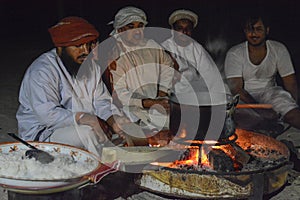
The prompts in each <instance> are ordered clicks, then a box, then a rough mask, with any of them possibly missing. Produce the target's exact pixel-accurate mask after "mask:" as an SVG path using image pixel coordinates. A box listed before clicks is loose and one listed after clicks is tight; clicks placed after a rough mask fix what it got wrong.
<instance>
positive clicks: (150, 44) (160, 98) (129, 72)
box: [110, 7, 173, 130]
mask: <svg viewBox="0 0 300 200" xmlns="http://www.w3.org/2000/svg"><path fill="white" fill-rule="evenodd" d="M146 24H147V18H146V14H145V13H144V11H142V10H141V9H138V8H135V7H125V8H122V9H121V10H119V11H118V13H117V14H116V16H115V19H114V21H113V26H114V31H113V32H112V33H111V35H112V36H113V37H115V38H116V46H117V49H118V50H117V51H118V53H119V56H118V57H117V58H116V60H115V61H114V62H113V66H110V73H111V74H112V83H113V90H114V91H113V92H115V94H116V96H117V98H118V99H119V101H120V103H121V105H122V109H123V111H124V113H126V115H127V116H128V117H129V118H130V119H131V121H133V122H137V123H138V124H139V125H141V126H144V127H145V128H148V129H158V130H161V129H164V128H168V126H169V116H168V114H169V102H168V91H169V90H170V89H171V88H172V79H173V68H172V67H173V61H172V59H171V58H170V56H169V55H168V54H167V53H166V52H165V51H164V50H163V49H162V48H161V47H160V45H159V44H157V43H156V42H155V41H154V40H150V39H146V38H144V31H143V29H144V27H145V25H146ZM113 96H115V95H113Z"/></svg>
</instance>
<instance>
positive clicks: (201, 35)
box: [0, 0, 300, 65]
mask: <svg viewBox="0 0 300 200" xmlns="http://www.w3.org/2000/svg"><path fill="white" fill-rule="evenodd" d="M104 1H105V0H26V1H24V0H0V2H1V3H0V5H1V6H0V26H1V31H0V36H1V40H2V42H1V43H2V44H7V45H14V44H18V45H19V46H20V48H22V46H28V45H29V46H32V47H36V48H41V49H49V48H51V47H52V43H51V40H50V37H49V34H48V32H47V29H48V28H49V27H51V26H52V25H54V24H55V23H57V21H58V20H59V19H61V18H62V17H66V16H70V15H77V16H81V17H83V18H85V19H87V20H88V21H90V22H91V23H93V24H94V25H95V26H96V28H97V29H98V30H99V31H100V34H101V36H100V40H104V39H105V38H106V37H107V36H108V34H109V32H110V31H111V30H112V27H111V26H108V25H106V24H107V23H108V22H109V21H111V20H113V17H114V15H115V14H116V12H117V11H118V10H119V9H120V8H122V7H124V6H128V5H132V6H136V7H139V8H141V9H143V10H144V11H145V12H146V14H147V16H148V21H149V24H148V26H155V27H164V28H169V26H168V23H167V21H168V16H169V15H170V13H171V12H172V11H173V10H175V9H182V8H185V9H190V10H192V11H194V12H195V13H197V14H198V16H199V25H198V27H197V29H196V32H195V34H194V37H195V39H196V40H198V41H199V42H200V43H204V42H205V41H206V39H207V38H208V37H211V38H213V37H217V36H219V35H222V36H223V37H225V38H226V39H227V40H228V41H229V43H230V44H232V45H233V44H236V43H239V42H241V41H242V40H243V39H244V37H243V33H242V28H241V26H240V23H241V19H242V17H243V16H244V15H246V13H248V12H252V11H254V10H257V9H263V10H265V12H266V13H268V14H269V16H270V19H271V29H270V35H271V38H274V39H276V40H279V41H281V42H283V43H284V44H286V46H287V47H288V48H289V50H290V51H291V54H292V56H293V57H297V55H298V54H300V47H299V46H300V45H299V39H298V38H299V31H298V30H299V28H298V27H299V25H300V1H299V0H264V1H262V0H251V1H249V0H247V1H245V0H147V1H146V0H106V2H105V3H104ZM2 51H3V49H2ZM2 55H3V54H2ZM298 57H300V56H298ZM298 63H299V64H298V65H300V61H299V62H298Z"/></svg>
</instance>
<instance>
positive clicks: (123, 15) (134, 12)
mask: <svg viewBox="0 0 300 200" xmlns="http://www.w3.org/2000/svg"><path fill="white" fill-rule="evenodd" d="M131 22H142V23H143V24H144V25H147V23H148V22H147V16H146V14H145V12H144V11H143V10H141V9H139V8H136V7H132V6H128V7H125V8H122V9H121V10H119V12H118V13H117V14H116V15H115V20H114V21H111V22H109V23H108V24H113V26H114V30H113V31H112V32H111V33H110V35H111V36H112V35H115V34H117V33H118V29H119V28H122V27H123V26H126V25H127V24H129V23H131Z"/></svg>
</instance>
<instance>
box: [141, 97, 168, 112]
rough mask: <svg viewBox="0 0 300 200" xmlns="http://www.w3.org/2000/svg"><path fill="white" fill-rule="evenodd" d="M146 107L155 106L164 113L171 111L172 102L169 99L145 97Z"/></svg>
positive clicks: (144, 105) (144, 104) (144, 103)
mask: <svg viewBox="0 0 300 200" xmlns="http://www.w3.org/2000/svg"><path fill="white" fill-rule="evenodd" d="M143 107H144V108H153V109H156V110H157V111H158V112H160V113H162V114H166V113H169V112H170V102H169V100H168V99H143Z"/></svg>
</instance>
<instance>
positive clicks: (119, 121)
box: [106, 115, 131, 139]
mask: <svg viewBox="0 0 300 200" xmlns="http://www.w3.org/2000/svg"><path fill="white" fill-rule="evenodd" d="M106 122H107V124H108V125H109V126H110V127H111V128H112V130H113V131H114V132H115V133H116V134H118V135H119V136H120V137H122V138H123V139H125V138H126V135H125V133H124V132H123V130H122V128H121V127H122V125H123V124H127V123H131V122H130V120H129V119H128V118H127V117H121V116H119V115H112V116H110V117H109V118H108V119H107V121H106Z"/></svg>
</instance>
